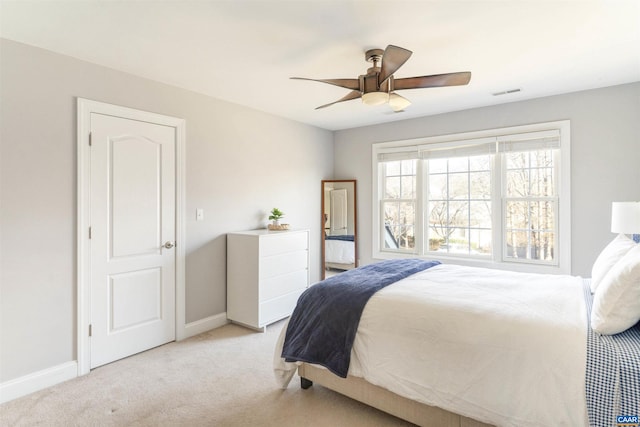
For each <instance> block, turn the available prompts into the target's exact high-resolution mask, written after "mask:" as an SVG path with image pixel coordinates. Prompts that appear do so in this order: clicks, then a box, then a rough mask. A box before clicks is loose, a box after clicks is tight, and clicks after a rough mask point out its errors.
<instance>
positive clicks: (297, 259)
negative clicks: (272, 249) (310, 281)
mask: <svg viewBox="0 0 640 427" xmlns="http://www.w3.org/2000/svg"><path fill="white" fill-rule="evenodd" d="M308 264H309V252H307V251H306V250H299V251H295V252H287V253H285V254H280V255H273V256H264V257H260V273H259V276H260V280H263V279H269V278H271V277H275V276H281V275H283V274H289V273H293V272H294V271H298V270H306V269H307V268H308Z"/></svg>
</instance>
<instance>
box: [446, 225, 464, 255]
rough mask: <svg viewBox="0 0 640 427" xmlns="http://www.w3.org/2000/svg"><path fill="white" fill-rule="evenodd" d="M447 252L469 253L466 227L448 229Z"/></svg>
mask: <svg viewBox="0 0 640 427" xmlns="http://www.w3.org/2000/svg"><path fill="white" fill-rule="evenodd" d="M447 252H449V253H452V254H468V253H469V236H468V230H467V229H466V228H452V229H451V230H450V233H449V241H448V242H447Z"/></svg>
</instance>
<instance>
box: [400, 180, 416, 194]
mask: <svg viewBox="0 0 640 427" xmlns="http://www.w3.org/2000/svg"><path fill="white" fill-rule="evenodd" d="M401 184H402V189H401V190H402V191H401V194H400V198H401V199H413V198H415V197H416V188H415V184H416V177H415V175H411V176H403V177H402V180H401Z"/></svg>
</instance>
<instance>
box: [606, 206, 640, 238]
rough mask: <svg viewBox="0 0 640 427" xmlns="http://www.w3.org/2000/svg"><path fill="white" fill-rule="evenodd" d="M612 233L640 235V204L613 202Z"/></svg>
mask: <svg viewBox="0 0 640 427" xmlns="http://www.w3.org/2000/svg"><path fill="white" fill-rule="evenodd" d="M611 232H612V233H622V234H640V202H613V203H612V205H611Z"/></svg>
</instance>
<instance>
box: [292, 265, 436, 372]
mask: <svg viewBox="0 0 640 427" xmlns="http://www.w3.org/2000/svg"><path fill="white" fill-rule="evenodd" d="M438 264H440V262H439V261H424V260H420V259H398V260H388V261H382V262H379V263H376V264H370V265H366V266H364V267H360V268H356V269H353V270H349V271H346V272H344V273H341V274H338V275H336V276H333V277H330V278H328V279H326V280H324V281H322V282H320V283H318V284H315V285H313V286H311V287H310V288H309V289H307V290H306V291H304V292H303V293H302V295H300V298H299V299H298V305H297V306H296V308H295V310H294V311H293V314H292V315H291V319H289V326H288V327H287V334H286V336H285V340H284V346H283V349H282V357H284V359H285V360H286V361H287V362H298V361H300V362H309V363H315V364H318V365H322V366H324V367H325V368H327V369H329V370H330V371H331V372H333V373H334V374H336V375H339V376H341V377H342V378H346V377H347V372H348V371H349V363H350V361H351V347H352V346H353V340H354V339H355V337H356V331H357V330H358V324H359V323H360V315H361V314H362V311H363V310H364V306H365V305H366V303H367V301H369V298H371V296H372V295H373V294H374V293H376V292H377V291H379V290H380V289H382V288H384V287H385V286H388V285H390V284H392V283H394V282H397V281H398V280H401V279H404V278H405V277H408V276H410V275H412V274H415V273H418V272H420V271H423V270H426V269H427V268H430V267H433V266H435V265H438Z"/></svg>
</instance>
